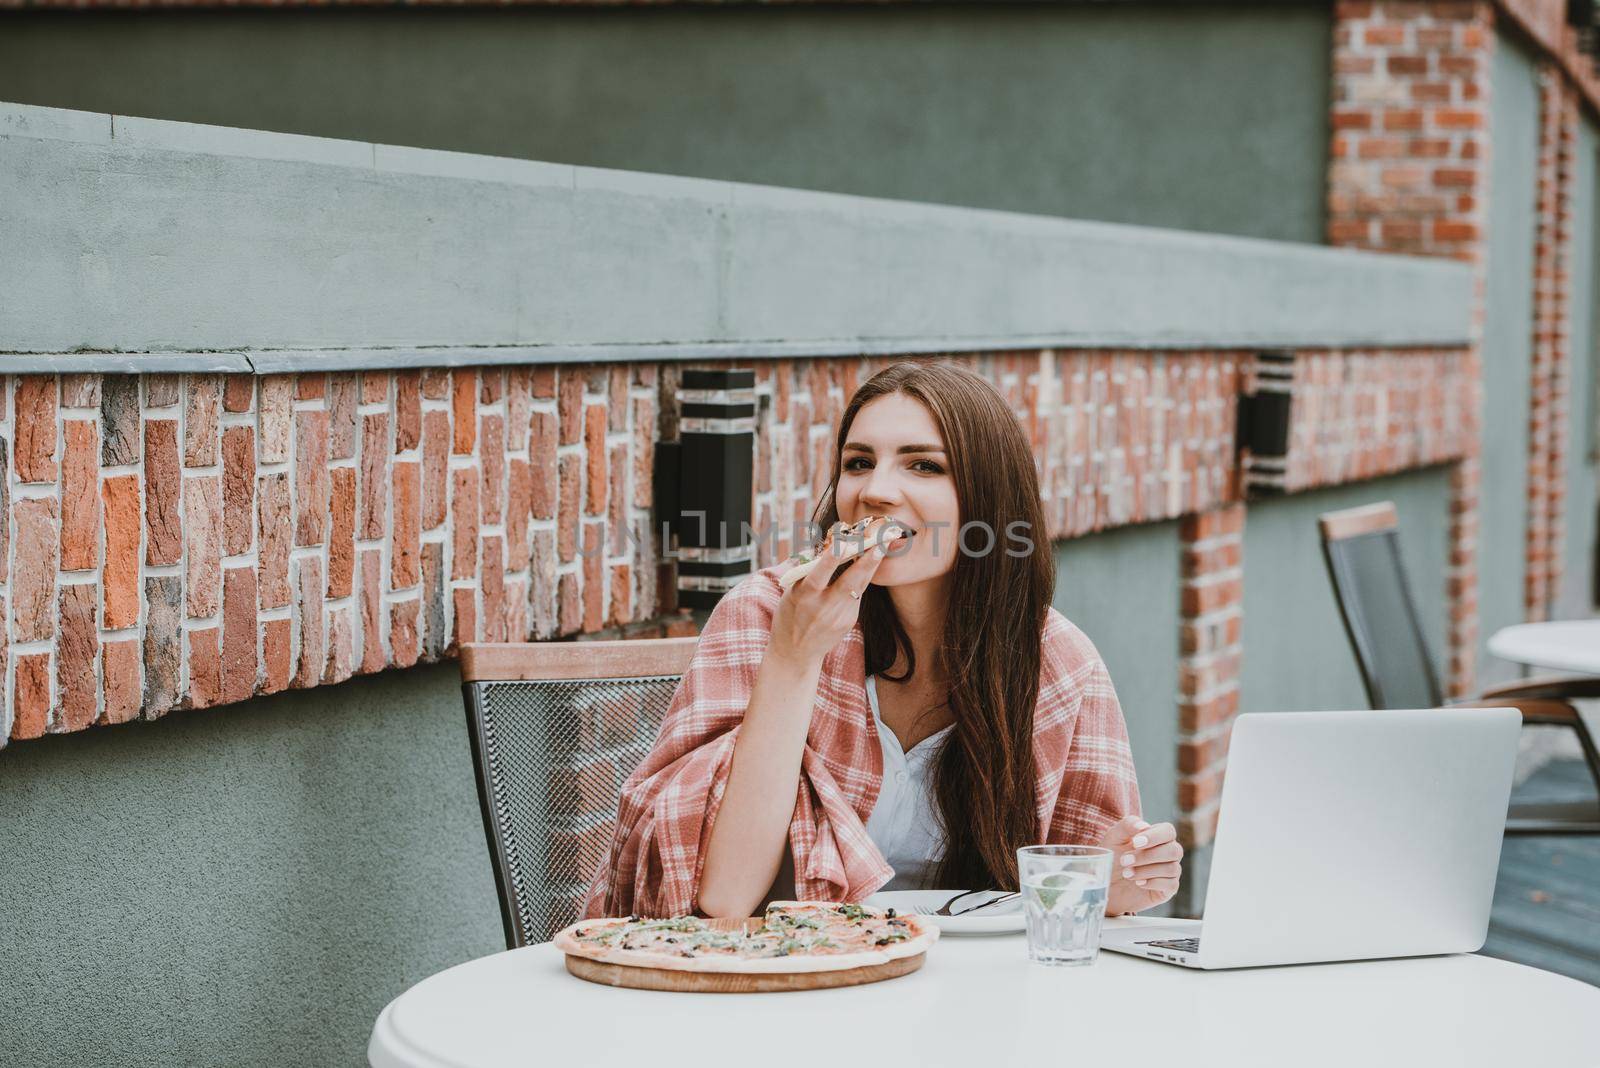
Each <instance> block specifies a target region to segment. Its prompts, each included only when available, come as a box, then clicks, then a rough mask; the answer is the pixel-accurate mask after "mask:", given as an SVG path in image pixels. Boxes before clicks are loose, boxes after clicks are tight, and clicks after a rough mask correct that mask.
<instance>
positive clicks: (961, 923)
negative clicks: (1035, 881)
mask: <svg viewBox="0 0 1600 1068" xmlns="http://www.w3.org/2000/svg"><path fill="white" fill-rule="evenodd" d="M960 892H961V891H959V890H886V891H884V892H882V893H878V894H873V895H872V896H871V897H869V898H867V901H866V903H867V904H868V905H871V906H872V907H873V908H878V909H894V910H896V911H897V912H909V913H915V912H916V911H917V909H918V908H919V907H921V908H925V909H927V910H928V912H929V913H930V914H931V913H932V911H933V910H934V909H936V908H938V907H939V906H940V905H943V904H944V903H945V902H946V901H949V900H950V899H951V898H953V897H955V896H956V895H957V894H959V893H960ZM1000 896H1001V892H1000V891H998V890H985V891H983V892H982V893H979V894H971V895H969V896H967V897H964V898H962V899H961V900H960V901H957V902H956V908H957V909H968V908H974V907H976V906H978V905H981V904H983V903H984V902H985V901H992V900H994V899H995V898H997V897H1000ZM926 918H927V919H928V920H930V921H931V922H932V923H933V924H934V925H935V926H937V927H938V928H939V930H940V932H941V933H943V934H950V935H997V934H1021V933H1022V931H1023V930H1024V929H1025V923H1024V920H1023V916H1022V899H1021V898H1020V897H1019V898H1012V899H1011V900H1010V901H1007V902H1005V903H1004V904H1001V905H996V906H995V907H994V908H992V909H984V910H983V911H982V912H979V913H977V914H975V915H972V916H934V915H928V916H927V917H926Z"/></svg>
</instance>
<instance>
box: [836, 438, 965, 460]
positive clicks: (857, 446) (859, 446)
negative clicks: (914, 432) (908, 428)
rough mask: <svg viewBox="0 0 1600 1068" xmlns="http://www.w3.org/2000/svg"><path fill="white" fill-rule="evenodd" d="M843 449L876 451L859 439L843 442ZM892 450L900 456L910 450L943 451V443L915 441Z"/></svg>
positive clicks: (846, 450)
mask: <svg viewBox="0 0 1600 1068" xmlns="http://www.w3.org/2000/svg"><path fill="white" fill-rule="evenodd" d="M844 451H845V452H869V453H872V452H876V451H877V450H876V449H874V448H873V447H872V446H871V445H866V444H863V443H862V442H859V441H847V442H845V443H844ZM894 451H895V452H896V453H898V454H899V455H902V456H903V455H905V454H906V453H912V452H944V446H943V445H930V444H927V443H925V442H916V443H914V444H911V445H902V446H900V447H899V448H898V449H896V450H894Z"/></svg>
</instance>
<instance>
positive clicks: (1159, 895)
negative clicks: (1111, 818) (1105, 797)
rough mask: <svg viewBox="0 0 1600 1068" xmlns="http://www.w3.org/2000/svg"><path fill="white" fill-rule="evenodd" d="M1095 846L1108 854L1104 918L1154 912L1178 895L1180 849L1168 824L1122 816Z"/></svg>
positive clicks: (1181, 857) (1175, 835) (1181, 854)
mask: <svg viewBox="0 0 1600 1068" xmlns="http://www.w3.org/2000/svg"><path fill="white" fill-rule="evenodd" d="M1095 844H1096V845H1098V846H1100V847H1101V848H1103V849H1109V850H1111V853H1112V857H1111V888H1110V890H1109V891H1108V892H1107V894H1106V915H1107V916H1122V915H1124V914H1126V913H1130V912H1143V911H1144V910H1145V909H1150V908H1155V907H1156V906H1157V905H1159V904H1161V903H1162V902H1163V901H1165V900H1167V899H1168V898H1170V897H1171V896H1172V895H1173V894H1176V893H1177V892H1178V877H1179V876H1180V875H1181V874H1182V872H1183V869H1182V867H1181V866H1180V865H1179V863H1178V862H1179V861H1180V860H1182V859H1183V846H1181V845H1179V844H1178V832H1177V830H1176V828H1174V827H1173V826H1172V824H1170V823H1146V822H1145V821H1144V820H1142V819H1140V818H1139V817H1138V816H1124V817H1123V818H1122V819H1120V820H1118V821H1117V822H1116V823H1114V824H1112V825H1111V826H1110V827H1109V828H1108V829H1107V830H1106V833H1105V834H1104V835H1103V836H1102V837H1101V839H1100V841H1098V842H1096V843H1095Z"/></svg>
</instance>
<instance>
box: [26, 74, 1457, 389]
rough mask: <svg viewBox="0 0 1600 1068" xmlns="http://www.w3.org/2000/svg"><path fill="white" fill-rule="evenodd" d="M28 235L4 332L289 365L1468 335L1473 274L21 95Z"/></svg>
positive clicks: (79, 344) (60, 346)
mask: <svg viewBox="0 0 1600 1068" xmlns="http://www.w3.org/2000/svg"><path fill="white" fill-rule="evenodd" d="M0 232H4V233H6V235H7V241H6V243H5V244H4V246H0V351H18V352H42V353H68V354H72V353H76V350H78V349H82V348H87V349H95V350H110V351H112V352H124V353H125V352H146V351H159V350H206V351H207V352H208V353H209V351H210V350H216V349H239V350H248V351H249V354H250V360H251V364H252V365H253V366H255V368H256V369H257V370H261V371H270V370H277V369H283V367H284V362H285V361H286V360H287V361H289V362H290V365H291V366H297V367H299V368H301V369H304V368H306V367H307V366H311V365H313V364H312V361H315V364H314V365H315V366H318V367H322V368H326V367H330V366H331V367H351V366H369V367H370V366H403V365H407V364H411V365H414V364H418V363H423V364H426V363H437V362H440V361H441V359H446V358H447V359H448V361H465V362H532V361H540V360H545V359H549V358H551V357H552V353H551V351H550V350H551V349H552V348H553V349H555V350H556V351H555V353H554V355H555V356H557V357H564V358H578V359H611V358H623V359H626V358H644V359H650V358H660V357H663V356H669V357H670V356H679V357H681V356H683V355H685V351H684V350H685V349H686V348H687V349H688V350H689V351H691V352H693V353H694V354H695V355H697V356H705V355H711V354H718V353H720V354H722V355H728V356H741V357H746V358H748V357H751V356H760V355H764V354H771V353H792V354H797V355H809V356H820V355H830V354H835V353H859V352H908V351H909V352H941V351H949V350H951V349H964V350H971V349H997V348H1032V347H1044V346H1087V345H1105V344H1111V345H1122V344H1131V345H1142V346H1175V347H1183V348H1215V347H1235V346H1237V347H1243V346H1248V345H1252V344H1263V345H1360V344H1402V345H1403V344H1429V343H1451V342H1459V341H1461V340H1463V339H1464V338H1465V337H1466V335H1467V333H1468V328H1469V322H1470V306H1471V296H1472V285H1471V276H1470V272H1469V270H1468V269H1467V267H1466V266H1465V265H1464V264H1459V263H1452V262H1446V261H1441V260H1438V259H1432V260H1429V259H1423V258H1419V257H1400V256H1382V255H1377V254H1372V253H1354V252H1347V251H1341V250H1335V249H1327V248H1319V247H1316V246H1313V245H1304V244H1294V243H1290V242H1284V241H1263V240H1259V239H1253V238H1242V237H1232V236H1217V235H1209V234H1195V233H1185V232H1181V231H1176V230H1159V229H1154V228H1151V227H1136V226H1126V225H1118V224H1110V223H1100V222H1082V221H1078V220H1071V219H1060V218H1054V217H1050V216H1044V215H1021V214H1016V213H1011V212H997V211H985V210H978V209H973V208H958V207H946V206H942V205H932V204H920V203H914V202H910V201H898V200H870V199H866V198H862V197H855V196H844V195H839V194H831V193H816V192H808V191H803V190H793V189H783V188H777V187H772V186H753V185H743V184H738V183H732V182H724V181H716V180H710V179H698V178H674V177H669V176H663V175H658V174H645V173H636V172H629V171H611V170H595V169H592V168H583V167H571V166H567V165H564V164H552V163H542V162H536V161H528V160H506V159H495V158H492V157H488V156H478V155H464V154H461V153H448V152H440V151H436V150H428V149H416V148H396V147H393V146H389V145H381V144H371V143H366V142H357V141H341V140H329V139H326V138H313V137H306V136H303V135H298V134H282V133H270V132H262V131H257V130H239V129H230V128H227V127H220V126H200V125H195V124H193V123H181V122H173V121H170V120H159V119H141V118H127V117H124V116H120V115H108V114H94V113H90V112H82V111H66V110H62V109H57V108H41V107H36V106H30V105H19V104H0ZM84 249H92V250H93V254H92V255H87V254H84V253H83V251H82V250H84ZM660 346H670V347H672V349H673V351H672V352H670V353H665V354H664V353H661V352H660V351H658V348H659V347H660ZM419 349H420V350H423V351H419ZM284 350H289V351H287V352H285V351H284ZM305 350H312V351H310V352H307V351H305ZM441 350H442V351H441ZM93 358H94V357H92V356H83V357H80V356H76V355H74V356H72V359H74V360H79V359H82V360H84V361H88V360H92V359H93ZM212 358H214V357H213V356H211V355H209V354H208V355H207V357H206V359H207V360H210V359H212ZM19 359H21V358H20V357H19ZM80 369H83V370H87V369H88V368H87V367H81V368H80Z"/></svg>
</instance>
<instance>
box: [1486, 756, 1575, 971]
mask: <svg viewBox="0 0 1600 1068" xmlns="http://www.w3.org/2000/svg"><path fill="white" fill-rule="evenodd" d="M1594 793H1595V790H1594V781H1593V779H1591V778H1590V775H1589V770H1588V768H1587V767H1586V766H1585V765H1584V763H1583V761H1581V760H1555V761H1551V762H1550V763H1548V764H1546V765H1545V766H1544V767H1543V768H1541V769H1540V770H1539V771H1538V772H1536V773H1535V774H1534V775H1532V776H1531V777H1529V778H1528V780H1527V781H1526V782H1524V783H1523V784H1522V785H1520V786H1518V787H1517V790H1516V795H1515V799H1516V800H1518V801H1530V802H1534V801H1562V800H1574V799H1577V798H1582V797H1593V796H1594ZM1483 952H1484V953H1486V954H1488V955H1489V956H1491V957H1500V958H1503V959H1505V960H1514V961H1518V962H1520V963H1522V964H1531V965H1533V966H1534V967H1537V968H1544V969H1546V970H1548V971H1552V972H1560V973H1561V974H1562V975H1570V976H1572V977H1573V978H1575V979H1582V980H1583V981H1584V982H1588V983H1593V984H1595V985H1596V986H1600V838H1596V837H1592V836H1591V837H1579V836H1575V835H1574V836H1567V837H1556V836H1552V837H1548V838H1534V837H1517V838H1507V839H1506V841H1505V846H1504V847H1503V848H1502V850H1501V853H1500V878H1499V881H1498V883H1496V885H1495V894H1494V913H1493V918H1492V919H1491V921H1490V925H1489V941H1488V944H1487V945H1485V946H1484V947H1483Z"/></svg>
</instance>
